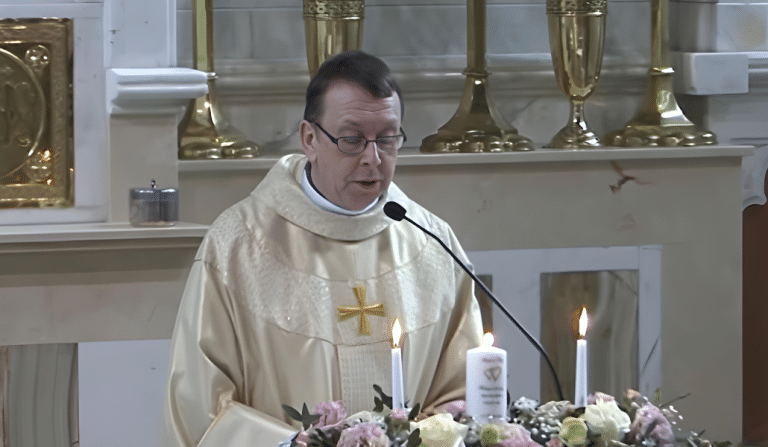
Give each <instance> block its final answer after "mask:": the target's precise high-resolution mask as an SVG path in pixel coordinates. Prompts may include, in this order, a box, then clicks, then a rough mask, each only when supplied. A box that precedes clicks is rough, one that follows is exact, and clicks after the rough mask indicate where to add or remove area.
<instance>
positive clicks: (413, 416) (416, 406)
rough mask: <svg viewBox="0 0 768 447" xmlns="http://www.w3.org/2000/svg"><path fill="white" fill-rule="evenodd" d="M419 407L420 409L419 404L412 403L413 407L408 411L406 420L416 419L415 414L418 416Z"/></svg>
mask: <svg viewBox="0 0 768 447" xmlns="http://www.w3.org/2000/svg"><path fill="white" fill-rule="evenodd" d="M420 409H421V404H416V405H414V407H413V409H412V410H411V412H410V413H408V420H409V421H412V420H414V419H416V416H418V415H419V410H420Z"/></svg>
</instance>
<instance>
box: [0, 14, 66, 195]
mask: <svg viewBox="0 0 768 447" xmlns="http://www.w3.org/2000/svg"><path fill="white" fill-rule="evenodd" d="M72 52H73V45H72V20H70V19H6V20H0V208H16V207H71V206H72V205H73V204H74V183H73V176H74V166H73V158H74V157H73V156H74V154H73V151H74V146H73V135H72V134H73V131H72V127H73V125H72Z"/></svg>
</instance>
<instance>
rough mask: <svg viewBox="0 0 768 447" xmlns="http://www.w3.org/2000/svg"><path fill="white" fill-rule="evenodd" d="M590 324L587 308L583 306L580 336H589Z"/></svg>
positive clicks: (580, 318) (580, 319)
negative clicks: (588, 327)
mask: <svg viewBox="0 0 768 447" xmlns="http://www.w3.org/2000/svg"><path fill="white" fill-rule="evenodd" d="M588 324H589V317H587V308H586V307H582V308H581V316H580V317H579V338H584V337H586V336H587V325H588Z"/></svg>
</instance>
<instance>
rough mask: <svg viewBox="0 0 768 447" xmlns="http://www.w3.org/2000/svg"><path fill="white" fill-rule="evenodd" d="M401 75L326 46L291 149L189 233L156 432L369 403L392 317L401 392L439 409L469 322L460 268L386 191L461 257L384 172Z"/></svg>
mask: <svg viewBox="0 0 768 447" xmlns="http://www.w3.org/2000/svg"><path fill="white" fill-rule="evenodd" d="M402 117H403V103H402V94H401V91H400V88H399V87H398V85H397V83H396V82H395V80H394V78H393V76H392V75H391V73H390V71H389V69H388V67H387V66H386V65H385V64H384V63H383V62H382V61H381V60H379V59H378V58H376V57H374V56H371V55H368V54H366V53H363V52H359V51H355V52H347V53H342V54H340V55H337V56H335V57H333V58H331V59H329V60H327V61H326V62H325V63H324V64H323V65H322V66H321V68H320V69H319V71H318V73H317V75H315V77H314V78H313V79H312V80H311V81H310V84H309V86H308V88H307V100H306V108H305V112H304V120H302V122H301V124H300V129H299V132H300V136H301V144H302V147H303V150H304V154H303V155H302V154H293V155H287V156H285V157H283V158H282V159H280V160H279V161H278V162H277V163H276V165H275V166H274V167H273V168H272V169H271V170H270V171H269V173H268V174H267V175H266V177H265V178H264V180H263V181H262V182H261V183H260V184H259V185H258V186H257V187H256V189H255V190H254V191H253V192H252V193H251V194H250V196H248V197H247V198H245V199H244V200H242V201H241V202H239V203H237V204H235V205H234V206H232V207H231V208H229V209H227V210H226V211H224V212H223V213H222V214H221V216H219V217H218V218H217V219H216V221H215V222H214V223H213V225H212V226H211V228H210V230H209V231H208V234H207V235H206V237H205V239H204V240H203V242H202V244H201V246H200V249H199V251H198V254H197V256H196V257H195V261H194V264H193V266H192V270H191V273H190V276H189V279H188V281H187V285H186V288H185V290H184V295H183V298H182V300H181V305H180V308H179V314H178V317H177V320H176V326H175V329H174V332H173V340H172V344H171V345H172V347H171V364H170V374H169V380H168V387H167V391H166V394H165V411H164V413H165V414H164V416H165V422H164V436H165V439H164V444H163V445H166V446H184V447H191V446H201V447H202V446H215V447H221V446H274V445H276V444H277V443H278V442H280V441H283V440H285V439H287V438H290V437H291V436H292V435H294V434H295V433H296V431H297V430H298V429H299V428H300V426H299V425H296V423H295V422H293V425H291V421H290V420H289V419H288V418H287V417H286V415H285V414H284V411H283V408H282V405H283V404H287V405H290V406H292V407H294V408H301V407H302V406H303V404H304V403H306V404H307V405H308V406H309V408H310V409H311V408H312V407H313V406H314V405H315V404H317V403H319V402H322V401H330V400H340V401H342V402H343V404H344V406H345V407H346V409H347V413H348V414H350V415H351V414H353V413H355V412H358V411H361V410H371V409H372V408H373V406H374V401H373V398H374V396H375V395H376V394H375V392H374V390H373V385H374V384H377V385H379V386H381V387H382V389H383V390H385V391H390V390H391V380H390V374H391V368H390V358H391V357H390V354H391V348H392V340H391V328H392V324H393V321H394V319H395V318H397V319H398V320H399V321H400V323H401V326H402V328H403V333H404V335H403V337H402V341H403V342H402V352H403V365H404V374H403V375H404V382H405V396H406V400H407V401H408V403H409V405H410V406H412V405H414V404H416V403H419V404H421V405H422V408H423V409H424V411H425V412H434V411H439V407H440V406H441V405H444V404H446V403H448V402H450V401H454V400H459V399H463V398H464V387H465V385H464V381H465V377H464V376H465V353H466V351H467V349H470V348H473V347H475V346H478V345H479V344H480V340H481V336H482V333H481V332H482V325H481V321H480V311H479V307H478V304H477V301H476V299H475V297H474V293H473V290H474V288H473V283H472V281H471V279H470V278H469V277H468V276H467V275H466V273H464V272H463V271H462V270H461V269H460V268H459V267H457V266H456V265H454V261H453V260H452V259H451V257H450V256H448V255H447V254H446V253H445V252H444V251H443V249H442V248H441V247H440V246H439V245H438V244H437V243H435V241H433V240H429V239H427V237H425V235H424V234H422V233H421V232H420V231H419V230H418V229H415V228H414V227H413V226H411V225H408V224H406V223H398V222H394V221H392V220H391V219H389V218H388V217H387V216H386V215H385V214H384V213H383V211H382V208H383V206H384V204H385V203H386V202H387V201H390V200H394V201H397V202H398V203H400V204H401V205H402V206H403V207H405V209H406V210H407V212H408V215H409V216H410V217H411V218H413V219H414V220H416V221H418V222H420V223H421V224H422V225H424V226H425V227H427V228H429V229H430V230H431V231H433V232H434V233H436V234H437V235H438V236H439V237H441V238H442V239H443V240H444V241H446V243H447V244H448V245H449V246H450V247H451V248H452V249H453V250H454V251H456V252H457V253H459V256H461V257H463V258H464V260H465V261H466V256H465V255H464V253H463V251H462V250H461V247H460V246H459V243H458V241H457V239H456V237H455V236H454V234H453V232H452V231H451V229H450V228H449V226H448V225H447V224H446V223H445V222H444V221H442V220H441V219H439V218H438V217H436V216H435V215H433V214H431V213H430V212H428V211H427V210H425V209H424V208H422V207H421V206H419V205H418V204H416V203H414V202H413V201H411V200H410V199H408V197H407V196H406V195H405V194H404V193H403V192H402V191H401V190H400V189H399V188H398V187H397V186H396V185H395V184H393V183H392V177H393V175H394V172H395V164H396V160H397V154H398V149H400V147H401V146H402V145H403V142H404V141H405V132H404V131H403V129H402V127H401V121H402Z"/></svg>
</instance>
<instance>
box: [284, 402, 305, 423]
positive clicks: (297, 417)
mask: <svg viewBox="0 0 768 447" xmlns="http://www.w3.org/2000/svg"><path fill="white" fill-rule="evenodd" d="M283 411H285V414H287V415H288V417H289V418H291V419H293V420H294V421H301V413H299V410H297V409H295V408H293V407H291V406H290V405H285V404H283Z"/></svg>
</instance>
